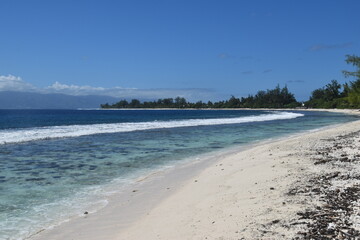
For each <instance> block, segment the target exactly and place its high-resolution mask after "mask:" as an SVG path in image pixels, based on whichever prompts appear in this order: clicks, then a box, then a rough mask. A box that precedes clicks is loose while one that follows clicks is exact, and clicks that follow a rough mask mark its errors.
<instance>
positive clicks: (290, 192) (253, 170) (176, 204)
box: [33, 121, 360, 240]
mask: <svg viewBox="0 0 360 240" xmlns="http://www.w3.org/2000/svg"><path fill="white" fill-rule="evenodd" d="M359 132H360V121H356V122H351V123H347V124H343V125H337V126H332V127H330V128H326V129H322V130H318V131H312V132H307V133H302V134H299V135H296V136H291V137H287V138H283V139H278V140H274V141H267V142H262V143H260V144H257V145H253V146H251V147H249V148H248V149H245V150H244V149H242V150H241V151H240V150H239V151H237V152H234V153H232V154H227V155H224V156H218V157H217V159H216V160H215V161H213V162H211V164H210V166H207V167H206V168H205V169H202V170H201V171H198V172H197V173H196V174H194V175H192V176H189V177H187V179H186V180H183V181H181V182H179V183H178V184H172V183H167V182H166V181H165V182H164V181H162V185H161V188H162V189H163V190H162V191H163V192H165V193H163V194H160V195H161V196H160V197H158V198H156V201H154V198H151V199H152V200H151V199H149V200H148V199H147V198H146V195H141V194H142V193H141V191H138V192H137V191H134V192H132V193H131V194H129V195H131V196H129V199H128V200H127V201H128V202H131V201H133V202H134V204H137V206H143V207H141V209H139V210H137V211H136V217H134V218H131V217H129V218H128V221H126V224H124V223H123V222H122V223H121V224H120V223H119V219H122V220H124V216H125V218H126V216H130V215H131V213H130V215H126V214H128V213H125V212H124V211H123V208H121V207H119V205H121V203H117V204H116V203H115V204H110V206H109V207H105V209H104V210H101V211H99V212H98V213H94V214H93V215H92V214H89V215H88V216H86V217H83V218H80V219H77V220H74V221H73V223H71V222H70V223H67V224H63V225H60V226H59V227H56V228H55V229H53V230H50V231H44V232H42V233H40V234H38V235H36V236H34V238H33V239H87V240H91V239H108V240H111V239H127V240H131V239H147V240H151V239H164V240H165V239H166V240H168V239H179V240H180V239H181V240H183V239H291V238H296V237H299V238H300V239H301V237H303V236H306V234H309V233H308V232H309V228H311V226H310V225H309V224H308V223H309V222H316V221H314V219H311V216H310V218H308V219H307V218H306V216H305V215H306V214H305V213H306V210H309V209H310V210H311V209H315V210H316V209H319V208H321V207H322V206H323V205H325V204H327V203H326V199H325V200H324V199H323V198H322V197H321V194H322V195H324V194H325V193H324V192H323V190H324V189H332V188H335V190H334V191H338V192H340V193H341V191H343V190H344V189H345V188H347V187H353V186H355V185H356V181H358V180H356V179H355V178H351V177H348V179H347V180H346V182H341V179H344V178H343V177H342V176H345V175H344V174H346V173H349V172H348V171H349V169H353V170H358V169H357V168H356V166H357V162H356V161H357V155H358V154H360V150H359V149H360V138H359ZM344 139H345V140H344ZM346 144H347V145H346ZM334 146H335V147H334ZM326 152H327V153H326ZM341 156H342V158H345V157H347V159H350V160H351V159H352V160H351V161H350V160H349V161H347V162H346V161H343V162H341V161H340V163H341V164H338V162H339V159H341V158H340V157H341ZM337 157H339V159H338V158H337ZM321 159H323V160H321ZM324 159H325V160H324ZM326 159H332V162H331V161H330V160H329V161H328V160H326ZM359 159H360V155H359ZM319 161H320V162H319ZM337 164H338V165H337ZM333 172H339V173H338V174H337V175H336V174H335V175H336V176H335V175H334V176H335V177H332V178H331V179H328V180H329V181H328V182H327V184H330V185H329V186H327V187H326V188H324V186H325V185H324V184H323V182H321V181H322V180H321V181H320V180H319V181H318V182H317V183H318V185H316V183H315V182H311V181H313V180H314V179H317V178H318V179H323V178H324V176H325V179H326V176H329V174H330V175H331V174H332V173H333ZM174 174H176V173H174ZM331 176H332V175H331ZM309 181H310V182H309ZM319 182H320V183H319ZM315 187H316V190H315ZM336 188H337V189H338V190H336ZM304 189H305V190H304ZM306 189H308V190H306ZM309 189H310V190H309ZM150 191H151V190H150ZM156 191H159V190H156ZM156 191H155V192H153V193H150V194H153V195H156V194H158V193H157V192H156ZM324 191H325V190H324ZM132 199H133V200H132ZM356 201H357V200H356V199H355V201H352V204H353V205H352V206H349V209H350V210H351V209H355V207H356V206H355V205H356ZM354 204H355V205H354ZM130 205H131V203H130ZM351 207H352V208H351ZM130 209H131V206H130ZM133 210H134V209H133ZM310 210H309V211H310ZM315 210H314V211H315ZM314 211H313V212H314ZM316 211H317V210H316ZM319 211H320V210H319ZM354 211H355V210H354ZM354 211H353V212H351V213H349V214H348V215H347V216H348V218H349V226H348V229H353V230H352V231H355V232H350V231H348V232H346V234H356V229H357V227H358V226H359V224H360V221H358V219H357V218H354V217H353V215H354ZM310 212H311V211H310ZM301 214H303V215H301ZM304 214H305V215H304ZM323 215H324V214H323ZM325 215H326V212H325ZM121 216H123V217H121ZM304 216H305V217H304ZM314 216H315V215H314ZM340 217H341V216H340ZM324 224H325V228H327V229H329V226H330V228H331V226H333V225H331V224H330V223H324ZM329 224H330V225H329ZM334 224H335V225H336V226H338V225H339V224H338V223H334ZM333 228H334V229H335V227H333ZM335 230H336V229H335ZM335 230H333V232H335V233H334V234H342V233H341V231H340V230H339V231H337V232H336V231H335ZM344 234H345V233H344ZM344 236H346V235H344Z"/></svg>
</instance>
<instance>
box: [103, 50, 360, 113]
mask: <svg viewBox="0 0 360 240" xmlns="http://www.w3.org/2000/svg"><path fill="white" fill-rule="evenodd" d="M345 61H346V63H348V64H351V65H352V66H354V67H355V68H356V70H355V71H353V72H351V71H346V70H344V71H343V74H344V76H345V77H346V78H351V77H353V78H355V80H353V81H349V83H345V84H343V85H341V84H340V83H339V82H338V81H337V80H331V82H330V83H328V84H326V85H325V86H324V87H322V88H318V89H315V90H314V91H312V93H311V96H310V99H309V100H308V101H306V102H305V103H304V104H302V103H299V102H298V101H297V100H296V99H295V97H294V94H292V93H291V92H290V91H289V89H288V88H287V86H285V87H283V88H280V86H279V85H278V86H276V87H275V88H274V89H268V90H266V91H264V90H260V91H258V92H257V93H256V94H255V95H249V96H248V97H241V98H236V97H235V96H231V97H230V98H229V99H228V100H225V101H218V102H211V101H208V102H202V101H198V102H195V103H192V102H188V101H187V100H186V99H185V98H183V97H176V98H164V99H158V100H156V101H144V102H141V101H140V100H138V99H132V100H131V101H127V100H126V99H123V100H121V101H119V102H117V103H114V104H108V103H106V104H102V105H101V108H296V107H300V106H303V105H304V106H305V107H310V108H360V57H358V56H355V55H347V56H346V60H345Z"/></svg>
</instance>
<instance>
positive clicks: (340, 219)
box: [288, 132, 360, 240]
mask: <svg viewBox="0 0 360 240" xmlns="http://www.w3.org/2000/svg"><path fill="white" fill-rule="evenodd" d="M354 138H356V139H359V138H360V132H356V133H351V134H347V135H342V136H339V137H336V138H331V139H322V141H325V142H326V144H325V145H327V147H325V148H323V149H315V150H314V155H315V156H314V157H313V158H312V159H313V160H314V165H324V166H325V165H326V166H328V167H326V168H324V172H321V174H320V173H317V174H315V175H313V176H312V177H310V178H308V179H307V180H305V181H302V182H300V183H298V184H296V186H295V187H293V188H291V189H290V190H289V191H288V195H290V196H291V195H301V196H302V197H305V199H307V201H308V202H310V203H312V204H308V205H309V208H308V209H306V210H303V211H300V212H297V215H298V219H295V220H293V222H292V223H291V224H290V227H291V226H302V228H301V230H299V231H298V234H297V236H296V237H295V238H293V239H295V240H299V239H306V240H310V239H321V240H325V239H329V240H330V239H349V240H355V239H360V231H359V227H358V226H356V225H359V224H360V223H359V222H356V221H355V222H354V216H355V217H356V216H359V213H360V211H359V209H360V184H359V181H358V180H359V179H360V175H359V174H358V173H355V174H353V173H350V172H349V169H350V170H351V169H353V168H354V165H353V164H356V161H358V155H359V154H358V153H356V152H354V151H351V149H353V142H354ZM346 149H348V150H346ZM335 183H337V184H335ZM314 199H315V201H313V202H311V200H314Z"/></svg>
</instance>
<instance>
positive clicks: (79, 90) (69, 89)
mask: <svg viewBox="0 0 360 240" xmlns="http://www.w3.org/2000/svg"><path fill="white" fill-rule="evenodd" d="M45 89H47V90H50V91H55V92H61V93H68V94H74V95H87V94H91V93H93V92H102V91H105V90H106V89H105V88H103V87H91V86H87V85H85V86H78V85H73V84H72V85H67V84H61V83H59V82H55V83H54V84H52V85H51V86H48V87H46V88H45Z"/></svg>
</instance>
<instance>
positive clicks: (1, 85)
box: [0, 74, 35, 91]
mask: <svg viewBox="0 0 360 240" xmlns="http://www.w3.org/2000/svg"><path fill="white" fill-rule="evenodd" d="M34 89H35V87H34V86H33V85H31V84H30V83H26V82H24V81H23V80H22V79H21V77H16V76H13V75H11V74H9V75H7V76H5V75H0V90H1V91H32V90H34Z"/></svg>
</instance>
